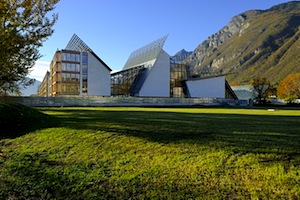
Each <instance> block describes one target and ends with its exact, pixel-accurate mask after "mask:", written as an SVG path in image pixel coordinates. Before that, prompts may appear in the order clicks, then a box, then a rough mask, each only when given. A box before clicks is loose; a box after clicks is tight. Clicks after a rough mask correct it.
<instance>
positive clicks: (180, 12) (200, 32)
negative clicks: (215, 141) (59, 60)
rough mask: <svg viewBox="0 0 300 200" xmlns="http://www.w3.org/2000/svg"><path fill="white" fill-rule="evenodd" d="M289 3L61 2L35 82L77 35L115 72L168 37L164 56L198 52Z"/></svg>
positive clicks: (231, 0)
mask: <svg viewBox="0 0 300 200" xmlns="http://www.w3.org/2000/svg"><path fill="white" fill-rule="evenodd" d="M285 2H288V1H286V0H285V1H284V0H227V1H224V0H208V1H206V0H184V1H183V0H85V1H78V0H76V1H71V0H61V1H60V2H59V3H58V4H57V6H56V9H55V11H54V12H56V13H58V14H59V19H58V22H57V24H56V25H55V26H54V29H55V32H54V34H53V35H52V36H51V37H50V38H49V39H48V40H47V41H46V42H44V45H43V47H41V48H40V53H41V54H42V55H43V57H42V58H41V59H40V60H38V61H37V63H36V66H35V67H34V71H33V72H32V73H31V77H34V78H36V79H37V80H42V78H43V77H44V75H45V73H46V70H47V69H49V62H50V61H51V60H52V58H53V55H54V53H55V51H56V50H57V49H64V48H65V47H66V45H67V43H68V41H69V40H70V38H71V37H72V35H73V34H74V33H76V34H77V35H78V36H79V37H80V38H81V39H82V40H83V41H84V42H85V43H86V44H87V45H88V46H89V47H90V48H91V49H93V51H94V52H95V53H96V54H97V55H98V56H99V57H100V58H101V59H102V60H103V61H104V62H105V63H106V64H108V65H109V66H110V68H111V69H113V70H120V69H122V67H123V65H124V64H125V62H126V60H127V58H128V57H129V55H130V53H131V52H132V51H134V50H136V49H138V48H140V47H142V46H144V45H146V44H148V43H150V42H152V41H154V40H156V39H158V38H160V37H162V36H164V35H166V34H169V37H168V39H167V41H166V43H165V45H164V50H165V51H166V52H167V53H169V54H170V55H174V54H175V53H176V52H177V51H179V50H181V49H183V48H184V49H186V50H187V51H193V50H194V49H195V48H196V47H197V46H198V45H199V44H200V43H201V42H203V41H204V40H205V39H206V38H207V37H209V36H210V35H212V34H214V33H215V32H217V31H219V30H220V29H221V28H222V27H224V26H225V25H226V24H227V23H228V22H229V21H230V19H231V18H232V17H234V16H235V15H237V14H240V13H242V12H245V11H248V10H253V9H267V8H270V7H272V6H273V5H277V4H280V3H285Z"/></svg>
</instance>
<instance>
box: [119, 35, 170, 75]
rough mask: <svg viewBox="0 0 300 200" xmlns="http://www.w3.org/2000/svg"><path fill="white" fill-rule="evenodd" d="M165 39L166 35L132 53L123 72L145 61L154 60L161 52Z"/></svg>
mask: <svg viewBox="0 0 300 200" xmlns="http://www.w3.org/2000/svg"><path fill="white" fill-rule="evenodd" d="M167 37H168V35H165V36H163V37H161V38H159V39H157V40H155V41H154V42H151V43H150V44H147V45H146V46H144V47H142V48H139V49H137V50H135V51H133V52H132V53H131V54H130V56H129V58H128V60H127V62H126V64H125V65H124V67H123V70H125V69H130V68H132V67H135V66H137V65H140V64H142V63H145V62H147V61H150V60H153V59H156V58H157V56H158V55H159V54H160V52H161V51H162V48H163V46H164V43H165V41H166V39H167Z"/></svg>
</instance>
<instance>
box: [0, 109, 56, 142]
mask: <svg viewBox="0 0 300 200" xmlns="http://www.w3.org/2000/svg"><path fill="white" fill-rule="evenodd" d="M58 124H59V121H58V120H57V119H56V117H54V116H50V115H46V114H44V113H41V112H40V111H38V110H36V109H34V108H30V107H27V106H24V105H21V104H2V103H0V139H5V138H10V139H13V138H16V137H19V136H22V135H24V134H27V133H29V132H33V131H36V130H39V129H43V128H50V127H54V126H57V125H58Z"/></svg>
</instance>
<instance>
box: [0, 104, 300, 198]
mask: <svg viewBox="0 0 300 200" xmlns="http://www.w3.org/2000/svg"><path fill="white" fill-rule="evenodd" d="M39 111H41V112H42V113H44V114H48V115H50V116H52V117H51V119H52V118H53V117H55V119H56V120H54V121H56V122H57V124H56V126H53V123H52V124H51V125H49V126H48V127H46V128H45V127H43V128H36V129H35V131H32V130H30V132H28V133H27V134H24V133H23V135H20V136H19V137H16V138H3V139H2V140H0V145H1V146H0V168H1V169H0V198H1V199H14V198H16V199H33V198H39V199H55V198H56V199H130V198H131V199H189V198H190V199H196V198H199V199H298V198H299V197H300V174H299V173H300V117H299V116H300V110H286V109H279V110H276V111H275V112H270V111H267V109H266V108H265V109H264V108H260V109H235V108H40V109H39ZM52 122H53V120H52Z"/></svg>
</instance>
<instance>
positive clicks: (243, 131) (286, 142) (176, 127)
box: [55, 109, 300, 155]
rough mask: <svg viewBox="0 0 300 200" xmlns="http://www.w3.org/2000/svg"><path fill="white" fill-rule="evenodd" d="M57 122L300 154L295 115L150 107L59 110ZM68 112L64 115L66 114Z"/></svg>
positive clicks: (236, 148)
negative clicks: (59, 120) (159, 109)
mask: <svg viewBox="0 0 300 200" xmlns="http://www.w3.org/2000/svg"><path fill="white" fill-rule="evenodd" d="M59 112H61V115H59V114H58V115H55V116H56V117H58V118H60V119H61V121H62V126H66V127H70V128H73V129H91V130H100V131H106V132H113V133H114V134H119V135H127V136H133V137H139V138H143V139H146V140H149V141H153V142H158V143H164V144H169V143H190V144H199V145H207V146H210V147H215V148H229V149H231V150H233V151H237V152H253V153H279V152H280V153H282V154H291V155H299V154H300V146H299V144H300V117H298V116H277V115H246V114H212V113H209V114H207V113H179V112H176V113H175V112H153V111H145V112H143V111H99V110H76V109H74V110H72V109H68V110H59ZM66 114H68V115H66Z"/></svg>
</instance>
